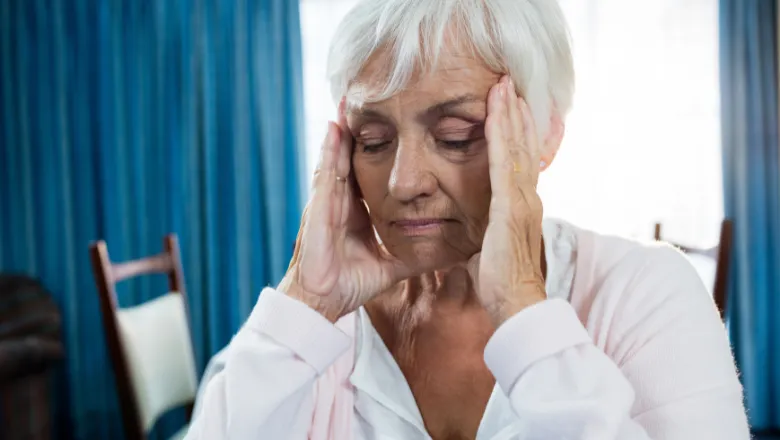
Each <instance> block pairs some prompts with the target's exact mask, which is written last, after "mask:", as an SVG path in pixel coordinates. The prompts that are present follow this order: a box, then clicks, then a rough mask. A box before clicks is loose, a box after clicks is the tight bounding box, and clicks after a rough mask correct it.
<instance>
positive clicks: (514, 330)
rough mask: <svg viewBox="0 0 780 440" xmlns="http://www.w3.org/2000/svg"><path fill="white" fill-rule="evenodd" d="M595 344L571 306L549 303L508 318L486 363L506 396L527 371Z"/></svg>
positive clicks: (488, 349) (491, 345) (489, 349)
mask: <svg viewBox="0 0 780 440" xmlns="http://www.w3.org/2000/svg"><path fill="white" fill-rule="evenodd" d="M586 343H592V341H591V339H590V336H589V335H588V332H587V331H586V330H585V328H584V327H583V326H582V323H581V322H580V320H579V318H577V315H576V313H575V312H574V309H573V308H572V307H571V305H570V304H569V303H568V302H566V301H565V300H562V299H548V300H545V301H542V302H540V303H537V304H534V305H532V306H529V307H528V308H526V309H525V310H523V311H521V312H520V313H518V314H516V315H515V316H513V317H511V318H509V319H508V320H506V321H505V322H504V324H503V325H501V326H500V327H499V328H498V330H496V332H495V333H494V334H493V336H492V337H491V338H490V340H489V341H488V343H487V346H486V347H485V363H486V364H487V366H488V368H489V369H490V371H491V372H492V373H493V376H494V377H495V378H496V382H497V383H498V384H499V386H501V389H503V390H504V392H505V393H509V392H511V390H512V386H513V385H514V384H515V382H516V381H517V379H518V378H519V377H520V375H522V374H523V372H525V371H526V370H527V369H528V367H530V366H531V365H532V364H534V363H535V362H537V361H540V360H542V359H544V358H546V357H549V356H553V355H555V354H556V353H559V352H561V351H563V350H565V349H567V348H570V347H573V346H576V345H580V344H586Z"/></svg>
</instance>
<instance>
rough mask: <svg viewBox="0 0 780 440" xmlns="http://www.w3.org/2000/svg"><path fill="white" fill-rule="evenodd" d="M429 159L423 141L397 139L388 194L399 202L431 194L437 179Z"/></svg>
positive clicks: (410, 200) (434, 189)
mask: <svg viewBox="0 0 780 440" xmlns="http://www.w3.org/2000/svg"><path fill="white" fill-rule="evenodd" d="M429 159H430V158H429V157H428V155H427V154H426V148H425V145H424V143H423V142H421V141H420V140H412V139H409V140H403V139H399V141H398V147H397V148H396V151H395V163H393V170H392V173H391V174H390V182H389V191H390V195H391V196H392V197H393V198H395V199H396V200H399V201H401V202H412V201H415V200H416V199H419V198H421V197H428V196H430V195H432V194H433V193H434V192H435V191H436V187H437V180H436V176H435V175H434V173H433V170H432V169H431V167H430V161H429Z"/></svg>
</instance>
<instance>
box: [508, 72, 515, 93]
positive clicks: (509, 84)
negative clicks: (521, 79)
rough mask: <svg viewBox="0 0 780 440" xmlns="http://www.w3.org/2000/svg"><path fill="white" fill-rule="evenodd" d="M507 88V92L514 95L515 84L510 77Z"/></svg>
mask: <svg viewBox="0 0 780 440" xmlns="http://www.w3.org/2000/svg"><path fill="white" fill-rule="evenodd" d="M507 87H508V88H509V91H510V92H511V93H515V82H514V81H513V80H512V77H511V76H510V77H509V81H508V83H507Z"/></svg>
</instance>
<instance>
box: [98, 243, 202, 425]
mask: <svg viewBox="0 0 780 440" xmlns="http://www.w3.org/2000/svg"><path fill="white" fill-rule="evenodd" d="M163 249H164V251H163V252H162V253H160V254H157V255H153V256H150V257H146V258H141V259H137V260H132V261H126V262H122V263H112V262H111V259H110V258H109V255H108V247H107V245H106V242H105V241H103V240H99V241H96V242H94V243H92V244H90V247H89V253H90V257H91V259H92V271H93V273H94V275H95V282H96V284H97V290H98V296H99V298H100V311H101V314H102V315H103V331H104V332H105V336H106V343H107V345H108V352H109V356H110V357H111V363H112V365H113V367H114V378H115V380H116V387H117V392H118V395H119V403H120V408H121V411H122V423H123V426H124V431H125V438H126V439H127V440H145V439H146V438H147V436H146V433H145V432H144V428H143V423H142V421H141V413H140V409H139V407H138V401H137V399H136V396H135V393H134V391H133V386H132V383H131V379H130V372H129V371H130V369H129V364H128V361H127V359H126V357H125V354H124V350H123V348H122V341H121V340H120V338H119V329H118V326H117V319H116V314H115V313H116V311H117V309H118V308H119V304H118V302H117V295H116V287H115V286H116V283H118V282H119V281H122V280H126V279H129V278H133V277H136V276H140V275H148V274H155V273H163V274H166V275H167V276H168V287H169V288H170V290H171V291H172V292H178V293H179V294H181V295H182V297H183V300H184V307H185V312H186V313H187V315H188V316H189V313H188V310H189V308H188V304H187V293H186V291H185V289H184V274H183V272H182V267H181V257H180V252H179V242H178V239H177V237H176V235H175V234H170V235H167V236H166V237H165V238H164V240H163ZM193 405H194V401H192V402H188V403H186V404H185V408H186V411H187V419H188V420H189V419H190V417H191V415H192V407H193Z"/></svg>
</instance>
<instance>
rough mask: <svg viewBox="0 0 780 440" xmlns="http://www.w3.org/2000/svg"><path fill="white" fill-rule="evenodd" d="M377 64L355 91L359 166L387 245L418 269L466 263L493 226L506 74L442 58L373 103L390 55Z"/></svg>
mask: <svg viewBox="0 0 780 440" xmlns="http://www.w3.org/2000/svg"><path fill="white" fill-rule="evenodd" d="M379 55H381V54H379ZM374 60H375V61H373V62H370V63H369V64H368V65H367V66H366V68H365V69H364V71H363V73H362V74H361V75H360V76H359V77H358V78H357V81H355V82H354V85H353V86H352V87H350V89H349V91H348V92H347V120H348V123H349V128H350V130H351V132H352V134H353V136H354V137H355V140H356V142H355V147H354V153H353V156H352V164H353V169H354V173H355V177H356V179H357V184H358V186H359V188H360V191H361V193H362V196H363V199H364V200H365V202H366V204H367V205H368V208H369V212H370V215H371V220H372V222H373V224H374V226H375V227H376V230H377V232H378V233H379V236H380V237H381V239H382V242H383V243H384V244H385V246H386V247H387V249H388V250H389V251H390V252H391V253H392V254H393V255H395V256H396V257H397V258H400V259H401V260H402V261H404V262H405V263H407V264H409V265H413V266H414V267H416V268H417V269H418V270H420V271H430V270H434V269H441V268H446V267H448V266H451V265H453V264H455V263H459V262H462V261H464V260H466V259H468V258H469V257H470V256H472V255H473V254H475V253H476V252H478V251H479V249H480V248H481V246H482V238H483V235H484V232H485V228H486V226H487V220H488V208H489V205H490V195H491V192H490V176H489V174H488V157H487V145H486V141H485V136H484V124H485V118H486V116H487V114H486V100H487V95H488V92H489V90H490V88H491V87H492V86H493V85H494V84H495V83H496V82H497V81H498V80H499V78H500V76H499V75H498V74H496V73H494V72H492V71H490V70H489V69H488V68H487V67H486V66H485V65H484V64H482V62H480V61H478V60H477V59H475V58H474V57H472V56H470V55H466V54H461V53H457V52H456V53H450V54H449V55H445V54H442V55H441V57H440V62H439V68H438V69H437V70H435V71H433V72H431V73H429V74H427V75H425V76H418V77H415V78H413V80H412V81H411V82H410V83H409V85H408V87H407V88H405V89H404V90H403V91H402V92H400V93H398V94H396V95H394V96H393V97H392V98H390V99H387V100H385V101H380V102H366V101H364V100H363V97H365V96H371V95H372V94H374V93H378V92H379V91H380V90H381V88H382V86H383V85H384V83H383V82H382V81H376V80H374V79H373V78H377V77H379V78H382V74H383V69H385V68H386V65H385V63H384V57H382V56H376V57H374Z"/></svg>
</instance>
